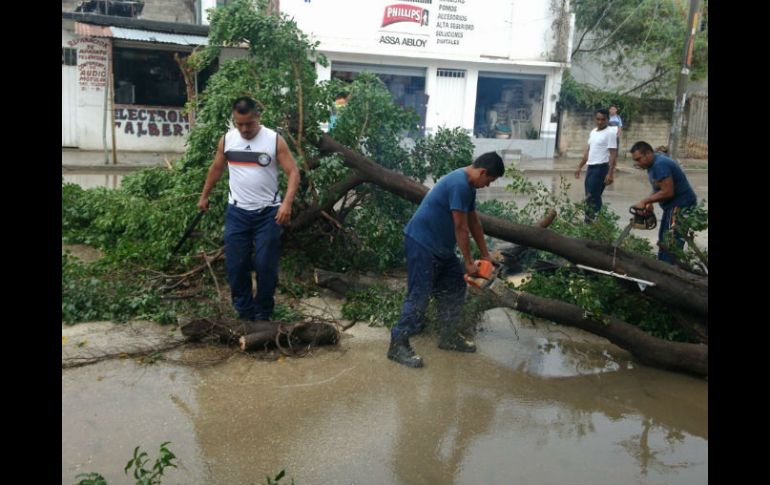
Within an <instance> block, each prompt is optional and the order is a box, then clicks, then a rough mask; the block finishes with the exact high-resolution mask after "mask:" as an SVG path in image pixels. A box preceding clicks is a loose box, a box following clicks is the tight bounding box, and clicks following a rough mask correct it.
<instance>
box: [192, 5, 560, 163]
mask: <svg viewBox="0 0 770 485" xmlns="http://www.w3.org/2000/svg"><path fill="white" fill-rule="evenodd" d="M206 1H207V0H203V6H204V8H207V5H206ZM208 1H209V2H210V3H212V4H213V3H215V0H208ZM220 3H221V0H220ZM279 6H280V10H281V12H282V13H285V14H287V15H289V16H290V17H293V18H294V19H295V20H296V22H297V24H298V25H299V27H300V28H301V29H302V30H303V31H305V32H306V33H307V34H308V35H310V36H311V39H313V40H317V41H319V42H320V45H319V50H320V51H321V52H322V53H323V54H325V55H326V56H327V58H328V59H329V60H330V61H331V64H330V66H329V67H326V68H324V67H322V66H320V65H319V66H318V68H317V69H318V75H319V78H320V79H321V80H324V79H332V78H337V79H343V80H352V79H353V78H354V77H355V76H356V74H357V73H359V72H361V71H364V70H367V71H370V72H374V73H376V74H378V75H379V77H380V78H381V79H382V80H383V81H384V82H385V84H386V85H387V86H388V89H389V90H390V92H391V94H392V95H393V98H394V100H395V101H396V103H398V104H400V105H402V106H409V107H412V108H414V109H415V110H416V111H417V113H419V114H420V117H421V120H422V123H423V126H424V127H425V131H426V132H427V133H431V132H434V131H435V130H436V129H437V128H438V127H440V126H445V127H449V128H452V127H456V126H460V127H462V128H464V129H465V130H467V132H468V133H470V134H472V136H473V138H474V144H475V145H476V147H477V153H480V152H483V151H488V150H502V149H512V150H517V149H518V150H521V153H522V154H525V155H529V156H532V157H549V158H550V157H552V156H553V153H554V148H555V138H556V125H557V123H556V101H557V100H558V94H559V90H560V88H561V77H562V72H563V70H564V69H565V68H567V67H569V53H570V51H571V45H570V39H571V38H572V31H573V29H574V20H573V18H574V16H573V15H572V14H570V13H569V2H568V0H367V1H350V0H281V1H280V3H279Z"/></svg>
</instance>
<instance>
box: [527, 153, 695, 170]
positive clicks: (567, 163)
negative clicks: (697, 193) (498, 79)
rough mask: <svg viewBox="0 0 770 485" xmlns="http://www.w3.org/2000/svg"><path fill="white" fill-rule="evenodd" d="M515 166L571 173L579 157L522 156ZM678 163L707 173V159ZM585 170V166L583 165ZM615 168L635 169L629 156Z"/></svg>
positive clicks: (689, 168)
mask: <svg viewBox="0 0 770 485" xmlns="http://www.w3.org/2000/svg"><path fill="white" fill-rule="evenodd" d="M515 163H516V166H517V167H518V168H519V170H521V171H522V172H569V173H573V172H575V169H577V166H578V164H580V158H579V157H576V158H571V157H570V158H567V157H564V158H554V159H552V160H551V159H545V158H523V159H522V160H517V161H516V162H515ZM679 163H680V165H681V166H682V169H683V170H684V171H685V172H686V173H698V172H705V173H708V160H697V159H689V158H685V159H681V160H679ZM584 170H585V167H584ZM617 170H618V171H620V172H631V171H634V170H637V169H635V168H634V162H633V160H631V158H630V157H629V158H627V159H625V160H623V159H621V160H618V165H617Z"/></svg>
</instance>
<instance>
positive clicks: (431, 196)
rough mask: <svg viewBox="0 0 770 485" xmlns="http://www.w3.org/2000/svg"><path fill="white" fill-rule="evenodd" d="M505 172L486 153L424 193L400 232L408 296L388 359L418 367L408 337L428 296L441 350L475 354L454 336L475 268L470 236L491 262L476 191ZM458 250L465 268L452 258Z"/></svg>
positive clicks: (418, 327)
mask: <svg viewBox="0 0 770 485" xmlns="http://www.w3.org/2000/svg"><path fill="white" fill-rule="evenodd" d="M504 172H505V166H504V165H503V159H502V158H501V157H500V155H498V154H497V153H495V152H488V153H485V154H483V155H481V156H479V157H478V158H477V159H476V160H474V162H473V164H471V165H469V166H467V167H463V168H458V169H457V170H454V171H452V172H450V173H448V174H447V175H445V176H443V177H442V178H441V179H440V180H439V181H438V182H437V183H436V185H434V186H433V188H432V189H431V190H430V191H429V192H428V194H427V195H426V196H425V198H424V199H423V200H422V203H420V207H418V208H417V211H416V212H415V213H414V216H412V219H411V220H410V221H409V223H408V224H407V225H406V228H404V234H405V235H406V236H405V238H404V246H405V248H406V262H407V272H408V280H407V296H406V299H405V300H404V305H403V307H402V308H401V317H400V318H399V320H398V323H397V324H396V325H395V326H393V328H392V330H391V337H390V347H389V349H388V358H389V359H391V360H394V361H396V362H398V363H399V364H403V365H406V366H409V367H422V365H423V362H422V357H420V356H419V355H417V354H415V352H414V350H413V349H412V347H411V345H410V344H409V337H410V336H411V335H414V334H416V333H419V332H420V331H421V330H422V327H423V325H424V324H423V321H422V319H423V316H424V315H425V310H426V308H427V307H428V299H429V298H430V296H431V295H433V296H434V297H435V298H436V306H437V308H438V321H439V322H440V324H441V326H442V327H441V329H440V331H439V334H440V337H439V344H438V346H439V348H441V349H445V350H456V351H460V352H475V351H476V346H475V344H474V343H473V342H469V341H467V340H466V339H465V338H464V337H463V336H462V335H460V333H459V332H458V329H457V325H458V323H459V319H460V314H461V311H462V307H463V303H464V300H465V288H466V284H465V281H464V279H463V274H468V275H475V274H476V273H477V272H478V270H479V268H478V265H477V264H476V263H475V262H474V261H473V258H472V257H471V244H470V237H469V233H470V235H472V236H473V239H474V241H476V244H477V245H478V247H479V250H480V252H481V258H482V259H486V260H490V256H489V251H488V250H487V244H486V242H485V241H484V230H483V229H482V227H481V222H480V221H479V217H478V214H476V189H481V188H484V187H487V186H488V185H489V184H490V183H492V182H493V181H495V180H496V179H497V178H498V177H500V176H502V175H503V173H504ZM455 244H457V246H459V247H460V252H461V253H462V255H463V264H461V263H460V260H459V259H458V258H457V256H456V255H455Z"/></svg>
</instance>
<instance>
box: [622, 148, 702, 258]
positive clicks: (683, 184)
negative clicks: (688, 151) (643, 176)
mask: <svg viewBox="0 0 770 485" xmlns="http://www.w3.org/2000/svg"><path fill="white" fill-rule="evenodd" d="M629 151H630V152H631V158H633V159H634V166H636V167H638V168H643V169H645V170H647V176H648V177H649V179H650V184H651V185H652V194H650V195H649V196H647V197H645V198H644V199H642V200H640V201H639V203H637V204H635V205H634V207H636V208H638V209H644V208H647V209H651V208H652V204H653V202H658V203H659V204H660V207H661V208H662V209H663V217H662V219H661V221H660V230H659V232H658V247H659V249H658V259H659V260H661V261H665V262H667V263H670V264H674V259H673V256H672V255H671V254H670V253H669V252H667V251H666V250H665V239H664V237H665V235H666V233H667V232H669V230H672V233H673V236H674V240H675V242H676V245H677V247H679V249H682V248H683V247H684V237H683V236H684V235H683V234H680V233H679V232H678V231H677V228H676V219H677V216H679V215H681V213H682V211H686V210H688V209H690V208H692V207H694V206H695V204H696V203H697V202H698V198H697V197H696V196H695V192H694V191H693V190H692V187H691V186H690V182H688V181H687V177H685V175H684V172H683V171H682V169H681V168H680V167H679V165H678V164H677V163H676V162H675V161H673V160H671V159H670V158H668V157H667V156H665V155H663V154H662V153H655V152H653V151H652V146H651V145H650V144H649V143H647V142H644V141H638V142H636V143H634V146H632V147H631V150H629Z"/></svg>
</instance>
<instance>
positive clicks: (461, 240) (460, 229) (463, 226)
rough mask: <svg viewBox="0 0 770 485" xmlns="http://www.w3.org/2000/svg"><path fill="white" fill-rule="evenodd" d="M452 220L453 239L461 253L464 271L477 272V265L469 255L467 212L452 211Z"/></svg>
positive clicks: (471, 273) (469, 241)
mask: <svg viewBox="0 0 770 485" xmlns="http://www.w3.org/2000/svg"><path fill="white" fill-rule="evenodd" d="M452 221H453V222H454V225H455V239H456V240H457V246H459V247H460V252H461V253H462V254H463V263H464V265H465V272H466V273H468V274H469V275H474V274H476V273H478V272H479V267H478V265H477V264H476V263H474V262H473V257H471V240H470V237H469V235H468V214H467V213H465V212H463V211H457V210H453V211H452Z"/></svg>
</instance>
